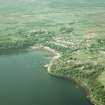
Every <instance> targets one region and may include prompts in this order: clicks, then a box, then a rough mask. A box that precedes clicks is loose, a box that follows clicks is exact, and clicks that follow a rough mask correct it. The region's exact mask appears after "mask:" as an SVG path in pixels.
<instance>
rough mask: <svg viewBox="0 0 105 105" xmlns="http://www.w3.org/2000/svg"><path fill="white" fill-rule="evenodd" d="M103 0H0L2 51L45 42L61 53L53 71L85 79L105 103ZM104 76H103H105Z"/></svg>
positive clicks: (100, 102)
mask: <svg viewBox="0 0 105 105" xmlns="http://www.w3.org/2000/svg"><path fill="white" fill-rule="evenodd" d="M104 14H105V7H104V0H103V1H102V0H100V2H99V0H91V2H89V0H79V1H78V0H73V2H71V1H70V0H66V1H65V0H41V1H37V0H31V1H30V2H29V1H28V0H17V1H15V2H14V0H8V1H7V2H5V1H2V0H0V52H2V51H4V50H7V49H17V48H23V47H29V46H31V45H34V44H43V45H46V46H49V47H51V48H54V49H56V50H58V51H59V52H60V53H61V54H62V57H61V58H60V59H59V60H58V61H56V62H57V63H54V65H53V66H52V68H51V74H54V75H58V76H64V77H69V78H74V79H75V80H79V81H82V83H83V84H84V85H85V86H86V87H87V89H88V90H89V93H90V97H91V100H92V101H94V102H95V103H96V105H105V90H104V87H105V85H104V82H102V81H103V79H98V78H99V77H100V75H101V74H103V72H104V71H105V64H104V59H105V37H104V35H105V15H104ZM103 77H104V76H102V77H101V78H103Z"/></svg>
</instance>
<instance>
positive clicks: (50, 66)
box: [31, 45, 96, 105]
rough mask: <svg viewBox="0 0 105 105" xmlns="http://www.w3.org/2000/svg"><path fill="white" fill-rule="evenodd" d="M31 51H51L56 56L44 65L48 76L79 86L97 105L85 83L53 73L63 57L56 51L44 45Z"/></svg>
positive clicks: (32, 47) (93, 103) (93, 104)
mask: <svg viewBox="0 0 105 105" xmlns="http://www.w3.org/2000/svg"><path fill="white" fill-rule="evenodd" d="M31 49H44V50H46V51H49V52H51V53H53V54H54V56H53V57H52V59H51V60H50V62H49V64H47V65H44V67H46V68H47V72H48V74H49V75H51V76H54V77H57V78H63V79H66V80H72V81H73V82H74V83H75V84H76V85H78V86H79V87H81V88H83V90H84V91H85V94H86V97H87V99H88V100H89V101H90V103H91V104H92V105H96V104H95V102H94V101H93V99H92V98H91V97H90V93H89V89H88V88H87V86H86V85H85V83H83V82H82V81H81V80H79V79H76V78H73V77H67V76H64V75H63V74H55V73H52V72H51V68H52V66H53V63H54V62H55V61H56V60H58V59H59V58H60V57H61V54H60V53H58V52H57V51H56V50H55V49H52V48H50V47H48V46H42V45H37V46H31Z"/></svg>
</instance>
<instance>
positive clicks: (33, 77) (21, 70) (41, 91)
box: [0, 50, 92, 105]
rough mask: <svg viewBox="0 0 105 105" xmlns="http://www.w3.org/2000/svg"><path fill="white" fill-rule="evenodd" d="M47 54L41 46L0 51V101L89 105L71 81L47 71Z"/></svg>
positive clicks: (2, 103) (8, 104) (18, 104)
mask: <svg viewBox="0 0 105 105" xmlns="http://www.w3.org/2000/svg"><path fill="white" fill-rule="evenodd" d="M51 56H52V54H51V53H49V52H48V51H44V50H31V51H24V52H23V51H22V52H21V51H19V52H18V53H15V52H14V53H12V54H6V55H5V54H4V55H3V54H2V55H0V105H92V104H91V103H90V102H89V100H88V99H87V98H86V94H85V92H84V90H83V89H82V88H80V87H77V86H76V85H75V83H74V82H73V81H69V80H64V79H61V78H55V77H52V76H50V75H49V74H48V73H47V69H46V68H44V65H45V64H48V63H49V61H50V60H51Z"/></svg>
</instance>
